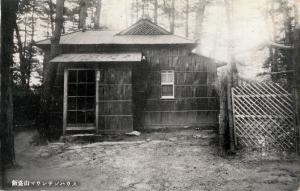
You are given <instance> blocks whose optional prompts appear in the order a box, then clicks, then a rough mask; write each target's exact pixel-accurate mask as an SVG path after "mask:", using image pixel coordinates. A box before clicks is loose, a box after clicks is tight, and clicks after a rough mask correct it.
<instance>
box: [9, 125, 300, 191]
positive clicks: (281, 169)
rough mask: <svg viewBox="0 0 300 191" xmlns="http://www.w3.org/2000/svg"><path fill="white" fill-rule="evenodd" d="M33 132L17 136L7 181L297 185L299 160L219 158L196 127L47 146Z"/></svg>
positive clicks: (105, 186) (178, 186) (100, 186)
mask: <svg viewBox="0 0 300 191" xmlns="http://www.w3.org/2000/svg"><path fill="white" fill-rule="evenodd" d="M31 136H32V132H31V133H30V132H23V133H19V134H18V136H17V138H16V152H17V162H18V164H19V165H20V167H17V168H15V169H11V170H9V171H8V172H7V173H8V174H7V179H8V180H12V179H29V180H50V179H54V180H57V179H68V180H70V179H71V180H76V181H79V182H80V186H79V187H76V188H75V189H74V188H73V189H72V190H86V191H93V190H101V191H102V190H103V191H110V190H116V191H117V190H118V191H121V190H132V191H133V190H141V191H147V190H149V191H150V190H151V191H152V190H189V191H190V190H195V191H196V190H197V191H198V190H246V191H247V190H271V191H275V190H280V191H281V190H298V189H299V182H300V181H299V180H300V179H299V177H300V160H299V158H298V159H292V160H291V159H290V160H287V159H285V160H281V159H280V158H274V159H273V160H261V156H260V155H255V156H254V157H253V156H252V155H251V156H249V155H247V154H245V153H239V154H238V155H236V156H233V157H225V158H222V157H220V156H218V155H217V151H216V149H215V147H214V146H213V145H212V144H209V143H210V142H211V135H210V134H209V133H208V134H205V133H204V132H201V131H196V130H184V131H178V132H169V133H146V134H142V136H140V137H138V138H129V139H128V140H124V141H123V142H119V143H118V142H112V143H110V142H102V143H93V144H65V143H51V144H49V145H47V146H30V145H29V143H28V142H29V141H30V139H31V138H30V137H31ZM55 189H56V190H60V189H58V188H52V189H51V190H55ZM64 190H68V189H64ZM70 190H71V189H70Z"/></svg>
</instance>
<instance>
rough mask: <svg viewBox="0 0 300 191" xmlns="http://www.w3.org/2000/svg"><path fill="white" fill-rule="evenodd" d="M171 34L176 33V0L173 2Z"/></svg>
mask: <svg viewBox="0 0 300 191" xmlns="http://www.w3.org/2000/svg"><path fill="white" fill-rule="evenodd" d="M170 32H171V33H172V34H174V32H175V0H172V7H171V25H170Z"/></svg>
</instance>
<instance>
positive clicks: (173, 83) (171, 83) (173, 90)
mask: <svg viewBox="0 0 300 191" xmlns="http://www.w3.org/2000/svg"><path fill="white" fill-rule="evenodd" d="M168 72H171V73H172V74H173V80H172V82H163V81H162V75H163V73H168ZM165 85H166V86H170V85H172V93H173V95H172V96H164V95H163V91H162V87H163V86H165ZM160 87H161V88H160V89H161V95H160V98H161V99H175V71H174V70H161V72H160Z"/></svg>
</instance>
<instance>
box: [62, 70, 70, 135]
mask: <svg viewBox="0 0 300 191" xmlns="http://www.w3.org/2000/svg"><path fill="white" fill-rule="evenodd" d="M68 75H69V71H68V70H67V69H65V71H64V108H63V136H65V133H66V128H67V108H68Z"/></svg>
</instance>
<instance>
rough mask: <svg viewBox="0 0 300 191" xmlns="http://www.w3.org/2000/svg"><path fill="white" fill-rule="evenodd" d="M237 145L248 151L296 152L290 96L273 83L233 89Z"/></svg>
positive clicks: (292, 102)
mask: <svg viewBox="0 0 300 191" xmlns="http://www.w3.org/2000/svg"><path fill="white" fill-rule="evenodd" d="M232 102H233V115H234V131H235V137H236V141H237V142H238V143H240V144H242V145H245V146H247V147H256V148H262V147H265V148H269V149H279V150H284V151H295V149H296V129H295V128H296V126H295V113H294V101H293V97H292V95H291V94H290V93H289V92H287V91H286V90H285V89H283V88H282V87H281V86H280V85H278V84H276V83H249V84H245V85H241V86H238V87H235V88H232Z"/></svg>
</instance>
